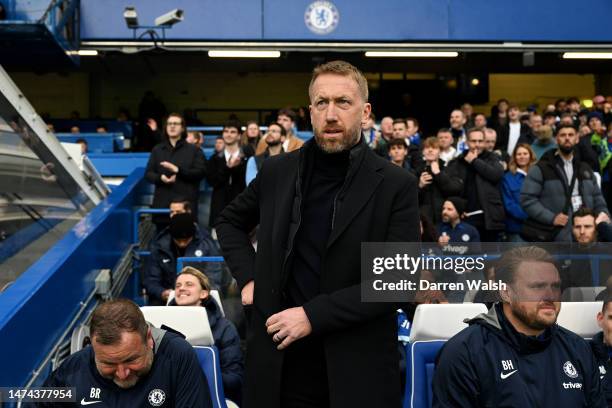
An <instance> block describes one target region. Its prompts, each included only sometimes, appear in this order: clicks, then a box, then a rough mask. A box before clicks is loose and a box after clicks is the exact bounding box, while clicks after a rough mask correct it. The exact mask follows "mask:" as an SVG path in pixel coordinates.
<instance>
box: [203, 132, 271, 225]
mask: <svg viewBox="0 0 612 408" xmlns="http://www.w3.org/2000/svg"><path fill="white" fill-rule="evenodd" d="M262 140H263V139H262ZM223 141H224V142H225V147H224V149H223V151H220V152H218V153H215V154H214V155H212V156H211V157H210V159H208V172H207V175H206V180H207V181H208V183H209V184H210V185H211V186H212V188H213V192H212V198H211V202H210V218H209V221H208V225H209V226H211V227H212V225H213V224H214V221H215V219H216V218H217V216H218V215H219V213H220V212H221V211H222V210H223V209H224V208H225V206H226V205H228V204H229V203H230V202H231V201H232V200H233V199H234V198H235V197H236V196H237V195H238V194H240V193H241V192H242V190H244V189H245V187H246V182H245V178H246V177H245V176H246V168H247V160H248V157H247V155H246V154H245V152H244V151H243V150H242V148H241V147H240V143H239V141H240V124H239V123H238V122H236V121H230V122H227V123H226V124H225V126H223Z"/></svg>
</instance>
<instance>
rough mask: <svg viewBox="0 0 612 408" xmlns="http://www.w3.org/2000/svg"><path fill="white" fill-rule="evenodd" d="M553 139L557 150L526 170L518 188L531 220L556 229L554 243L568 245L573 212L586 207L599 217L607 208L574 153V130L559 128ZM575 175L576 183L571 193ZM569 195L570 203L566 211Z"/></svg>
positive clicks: (546, 154)
mask: <svg viewBox="0 0 612 408" xmlns="http://www.w3.org/2000/svg"><path fill="white" fill-rule="evenodd" d="M556 139H557V146H558V147H557V149H556V150H549V151H548V152H546V153H545V154H544V155H543V156H542V158H541V159H540V161H539V162H538V163H537V165H535V166H533V167H532V168H531V170H529V173H528V174H527V177H526V178H525V181H524V183H523V187H522V189H521V205H522V206H523V209H524V210H525V212H526V213H527V215H528V216H529V217H530V218H532V219H534V220H536V221H538V222H540V223H543V224H548V225H555V226H557V227H558V229H559V232H558V233H557V235H556V237H555V241H560V242H571V241H572V225H571V223H572V221H571V220H572V214H573V213H574V212H576V211H577V210H578V209H579V208H580V207H587V208H591V209H592V210H593V212H594V213H595V214H597V215H598V214H599V213H601V212H605V213H608V208H607V207H606V201H605V200H604V198H603V196H602V194H601V190H600V189H599V186H598V185H597V181H596V179H595V176H594V174H593V170H591V167H590V166H589V165H588V164H586V163H585V162H582V161H581V160H580V157H578V156H577V155H576V154H575V152H574V146H576V144H577V143H578V133H577V131H576V129H575V128H574V127H573V126H571V125H561V126H560V127H559V128H557V130H556ZM574 175H575V176H576V181H575V183H574V187H573V188H572V191H571V192H570V191H568V190H569V189H570V185H571V181H572V178H573V177H574ZM568 194H571V200H570V204H569V206H567V208H566V203H567V196H568Z"/></svg>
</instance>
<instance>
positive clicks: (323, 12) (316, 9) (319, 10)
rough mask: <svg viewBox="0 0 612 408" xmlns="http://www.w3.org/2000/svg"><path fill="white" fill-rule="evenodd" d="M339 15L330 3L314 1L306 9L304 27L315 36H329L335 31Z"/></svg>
mask: <svg viewBox="0 0 612 408" xmlns="http://www.w3.org/2000/svg"><path fill="white" fill-rule="evenodd" d="M339 20H340V13H338V9H337V8H336V6H334V4H333V3H332V2H331V1H315V2H313V3H311V4H310V5H309V6H308V7H307V8H306V13H304V21H305V22H306V27H308V29H309V30H310V31H312V32H313V33H315V34H329V33H331V32H332V31H334V30H335V29H336V27H337V26H338V21H339Z"/></svg>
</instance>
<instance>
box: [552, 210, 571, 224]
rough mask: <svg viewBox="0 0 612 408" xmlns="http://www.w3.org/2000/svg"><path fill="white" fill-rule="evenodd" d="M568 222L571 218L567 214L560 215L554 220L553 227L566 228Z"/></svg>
mask: <svg viewBox="0 0 612 408" xmlns="http://www.w3.org/2000/svg"><path fill="white" fill-rule="evenodd" d="M568 220H569V218H568V217H567V215H566V214H563V213H559V214H557V215H556V216H555V219H554V220H553V225H556V226H558V227H565V225H566V224H567V221H568Z"/></svg>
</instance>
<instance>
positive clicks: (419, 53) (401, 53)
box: [365, 51, 459, 58]
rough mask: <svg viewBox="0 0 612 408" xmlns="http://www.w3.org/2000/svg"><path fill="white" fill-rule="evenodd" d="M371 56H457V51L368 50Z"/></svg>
mask: <svg viewBox="0 0 612 408" xmlns="http://www.w3.org/2000/svg"><path fill="white" fill-rule="evenodd" d="M365 56H366V57H370V58H456V57H458V56H459V53H458V52H456V51H366V53H365Z"/></svg>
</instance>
